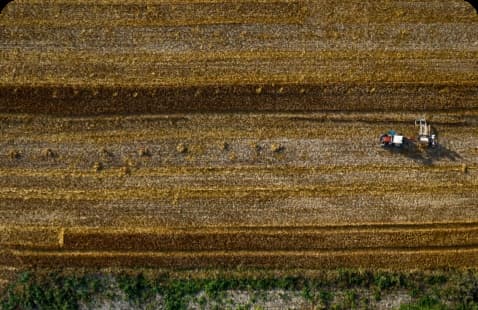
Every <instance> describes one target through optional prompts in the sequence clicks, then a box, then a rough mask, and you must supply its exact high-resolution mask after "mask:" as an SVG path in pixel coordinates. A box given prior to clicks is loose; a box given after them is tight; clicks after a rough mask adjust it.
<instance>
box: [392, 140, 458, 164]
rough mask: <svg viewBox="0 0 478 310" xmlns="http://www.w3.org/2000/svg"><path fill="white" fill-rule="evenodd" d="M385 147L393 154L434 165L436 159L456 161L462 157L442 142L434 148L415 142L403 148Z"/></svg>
mask: <svg viewBox="0 0 478 310" xmlns="http://www.w3.org/2000/svg"><path fill="white" fill-rule="evenodd" d="M384 149H385V150H387V151H389V152H390V153H392V154H398V155H402V156H406V157H408V158H410V159H412V160H414V161H416V162H420V163H421V164H423V165H432V164H433V163H434V162H435V161H438V160H442V159H448V160H451V161H456V160H458V159H461V158H462V157H461V156H460V154H458V153H457V152H455V151H452V150H450V149H448V148H446V147H444V146H443V145H440V144H438V145H437V146H436V147H434V148H431V147H427V146H417V145H416V144H415V143H409V144H407V145H405V146H403V147H401V148H397V147H384Z"/></svg>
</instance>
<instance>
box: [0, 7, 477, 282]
mask: <svg viewBox="0 0 478 310" xmlns="http://www.w3.org/2000/svg"><path fill="white" fill-rule="evenodd" d="M477 27H478V15H477V14H476V13H475V11H474V9H473V8H472V7H471V6H470V5H469V4H467V3H466V2H465V1H458V0H454V1H441V0H440V1H439V0H427V1H358V0H357V1H355V0H354V1H322V0H319V1H305V0H304V1H299V0H264V1H252V0H250V1H242V0H241V1H229V0H214V1H213V0H201V1H192V0H191V1H189V0H184V1H175V0H168V1H163V0H151V1H133V0H128V1H116V0H102V1H90V0H75V1H73V0H71V1H67V0H62V1H60V0H51V1H39V0H34V1H26V0H16V1H13V2H11V3H10V4H8V5H7V6H6V7H5V8H4V10H3V11H2V13H1V14H0V55H1V56H0V70H1V72H2V74H1V75H0V285H1V283H3V282H5V279H8V278H9V277H11V274H13V273H15V271H16V270H17V268H29V267H32V266H41V267H47V268H49V267H52V268H54V267H57V266H65V267H120V268H121V267H128V268H129V267H145V266H146V267H161V268H172V269H178V270H179V269H189V268H218V267H219V268H235V267H237V266H242V267H267V268H279V269H289V268H290V269H293V268H308V269H315V268H337V267H363V268H392V269H412V268H438V267H476V266H478V177H477V176H478V62H477V59H478V45H477V44H478V32H477V31H476V28H477ZM421 117H426V118H427V120H428V121H429V122H430V123H431V124H432V126H433V130H434V132H435V133H436V134H437V136H438V141H439V145H438V147H436V148H433V149H431V148H430V149H428V148H426V147H418V146H409V147H404V148H401V149H398V148H388V149H387V148H382V147H380V146H379V143H378V137H379V136H380V135H381V134H382V133H385V132H387V131H388V130H390V129H394V130H397V131H398V132H400V133H403V134H404V135H405V136H407V137H415V136H416V135H417V133H418V129H417V128H416V127H415V126H414V120H415V119H416V118H421ZM2 279H3V280H2ZM2 281H3V282H2Z"/></svg>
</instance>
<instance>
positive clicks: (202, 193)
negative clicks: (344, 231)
mask: <svg viewBox="0 0 478 310" xmlns="http://www.w3.org/2000/svg"><path fill="white" fill-rule="evenodd" d="M476 187H477V184H476V181H474V182H473V181H471V182H463V183H460V184H457V183H455V182H453V181H452V180H448V181H447V182H441V183H437V184H419V183H416V184H407V185H406V186H403V184H402V183H401V182H399V183H397V182H387V183H379V184H377V183H374V184H357V183H355V184H353V185H331V184H319V185H303V186H295V185H291V186H283V185H275V186H221V187H220V188H214V187H209V186H206V187H190V186H187V185H186V186H181V187H172V188H160V187H157V188H147V187H141V188H134V189H114V190H104V189H96V188H95V189H79V190H77V189H69V190H68V189H37V188H32V189H31V188H17V187H3V188H0V198H1V199H14V198H17V197H22V198H23V199H69V200H83V201H85V200H103V201H111V200H112V201H114V200H121V199H143V200H145V201H151V200H158V199H173V198H174V197H177V198H181V199H201V198H226V197H229V198H231V199H241V198H242V199H244V198H261V199H267V198H299V197H302V198H308V197H335V196H344V195H357V194H362V195H371V196H375V195H383V194H384V193H387V192H388V191H389V189H390V188H393V189H394V191H393V192H394V194H400V193H402V194H403V193H410V192H421V193H422V194H435V193H440V192H443V191H445V192H452V193H455V194H459V193H461V194H467V193H470V192H472V191H474V190H476Z"/></svg>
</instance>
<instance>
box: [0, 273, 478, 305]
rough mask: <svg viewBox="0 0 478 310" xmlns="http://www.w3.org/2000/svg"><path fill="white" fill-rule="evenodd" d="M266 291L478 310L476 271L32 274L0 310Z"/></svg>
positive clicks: (341, 301)
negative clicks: (400, 299) (403, 297)
mask: <svg viewBox="0 0 478 310" xmlns="http://www.w3.org/2000/svg"><path fill="white" fill-rule="evenodd" d="M232 291H234V292H246V293H248V295H247V296H249V297H248V298H249V300H248V302H247V303H246V304H235V300H234V298H233V297H232V295H231V294H230V292H232ZM273 291H278V292H280V296H281V298H282V299H283V300H284V301H290V296H291V294H292V295H294V296H296V297H300V298H301V299H302V300H303V302H305V303H307V304H310V305H313V306H316V308H318V309H367V308H370V307H371V306H372V305H373V303H374V302H379V301H380V299H381V297H383V296H390V294H392V295H393V294H394V292H401V293H402V294H403V293H404V292H405V294H408V296H410V299H409V300H411V302H409V303H407V304H402V305H400V309H410V310H415V309H447V308H450V307H451V308H454V309H478V271H476V270H466V271H458V270H447V271H433V272H413V273H398V272H387V271H364V270H349V269H341V270H337V271H321V272H319V271H317V272H315V273H314V274H313V275H309V276H305V275H300V274H299V275H294V276H290V275H289V276H287V275H274V274H271V273H266V272H263V273H261V272H258V273H257V274H255V275H254V276H251V275H250V274H248V273H244V274H242V273H238V274H234V275H231V274H230V273H227V272H224V273H219V274H215V275H211V276H209V277H208V276H204V277H194V278H193V277H189V276H185V277H180V276H172V275H170V274H168V273H161V274H159V275H158V273H156V274H155V275H154V276H153V275H151V273H146V272H145V273H143V272H140V271H138V272H132V273H131V272H130V273H120V274H108V275H105V274H102V273H99V272H98V273H86V274H83V275H71V274H70V275H69V274H67V273H65V272H62V271H57V272H48V273H46V272H42V271H31V272H23V273H21V274H20V275H19V276H18V278H17V280H16V281H15V282H13V283H11V284H10V286H9V287H8V288H7V289H6V291H5V292H4V296H3V297H2V299H1V304H0V305H1V309H5V310H6V309H44V308H48V309H78V308H79V306H80V305H81V304H84V305H86V306H88V305H90V304H91V303H94V302H95V300H103V301H105V300H106V301H108V300H109V301H114V300H117V299H120V300H123V301H124V302H129V303H130V304H131V305H136V306H139V305H141V306H142V307H143V306H145V305H146V306H147V305H150V306H151V308H155V307H157V305H158V304H155V302H156V303H160V304H161V306H163V307H164V308H165V309H185V308H187V307H188V305H190V303H192V304H194V305H196V306H197V307H200V308H202V309H205V308H207V309H214V308H227V307H232V308H239V309H255V308H260V307H261V303H260V302H261V301H264V300H266V299H267V293H268V292H269V293H270V292H273ZM228 293H229V295H228ZM158 296H160V297H161V298H159V299H158V298H157V297H158ZM377 296H378V297H377ZM158 300H159V301H158ZM146 308H148V307H146Z"/></svg>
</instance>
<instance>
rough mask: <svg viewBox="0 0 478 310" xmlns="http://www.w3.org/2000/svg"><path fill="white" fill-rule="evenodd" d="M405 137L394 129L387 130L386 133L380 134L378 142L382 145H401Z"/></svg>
mask: <svg viewBox="0 0 478 310" xmlns="http://www.w3.org/2000/svg"><path fill="white" fill-rule="evenodd" d="M406 140H407V138H405V137H404V136H402V135H398V134H397V132H396V131H395V130H389V131H388V133H386V134H383V135H381V136H380V144H381V145H382V146H396V147H402V145H403V144H404V143H405V142H406Z"/></svg>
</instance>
